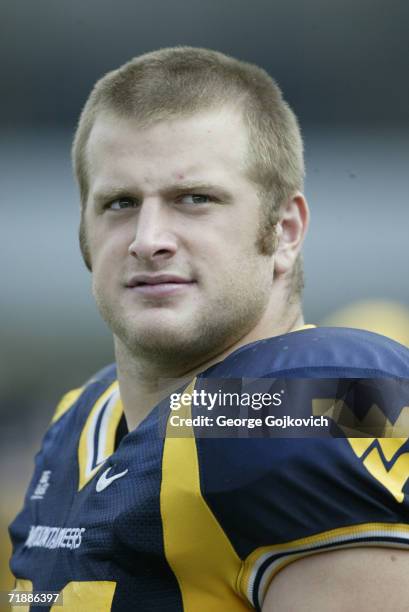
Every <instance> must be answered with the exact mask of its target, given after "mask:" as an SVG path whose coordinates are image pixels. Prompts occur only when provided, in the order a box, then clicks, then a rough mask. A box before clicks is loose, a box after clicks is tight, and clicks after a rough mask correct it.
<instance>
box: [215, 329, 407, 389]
mask: <svg viewBox="0 0 409 612" xmlns="http://www.w3.org/2000/svg"><path fill="white" fill-rule="evenodd" d="M268 375H270V376H278V375H280V376H286V377H291V376H295V377H299V378H302V377H305V378H317V377H319V378H320V377H338V378H353V377H356V378H374V377H392V378H393V377H402V378H409V349H408V348H407V347H405V346H403V345H401V344H399V343H398V342H395V341H394V340H392V339H390V338H387V337H386V336H382V335H380V334H376V333H373V332H369V331H365V330H360V329H352V328H343V327H314V328H308V329H302V330H299V331H295V332H290V333H287V334H283V335H280V336H274V337H271V338H265V339H263V340H259V341H257V342H253V343H251V344H248V345H246V346H243V347H241V348H239V349H238V350H237V351H234V352H233V353H231V355H229V356H228V357H227V358H226V359H225V360H224V361H223V362H220V363H218V364H216V365H215V366H213V367H211V368H209V369H208V370H206V372H204V376H205V377H207V376H209V377H214V376H218V377H220V378H222V377H230V376H237V377H241V376H254V377H263V376H268Z"/></svg>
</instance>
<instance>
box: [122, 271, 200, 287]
mask: <svg viewBox="0 0 409 612" xmlns="http://www.w3.org/2000/svg"><path fill="white" fill-rule="evenodd" d="M192 282H194V281H192V280H191V279H189V278H184V277H183V276H178V275H175V274H135V275H134V276H132V277H131V278H130V280H129V281H128V282H127V283H126V286H127V287H129V288H134V287H144V286H146V285H186V284H191V283H192Z"/></svg>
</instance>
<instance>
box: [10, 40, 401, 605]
mask: <svg viewBox="0 0 409 612" xmlns="http://www.w3.org/2000/svg"><path fill="white" fill-rule="evenodd" d="M73 160H74V167H75V172H76V176H77V179H78V183H79V188H80V196H81V227H80V244H81V250H82V254H83V257H84V261H85V263H86V265H87V267H88V268H89V270H90V271H91V273H92V283H93V292H94V296H95V299H96V302H97V305H98V308H99V311H100V313H101V315H102V316H103V318H104V320H105V321H106V323H107V325H108V326H109V327H110V329H111V330H112V333H113V338H114V345H115V356H116V364H115V365H112V366H108V367H107V368H106V369H104V370H103V371H102V372H99V373H98V374H96V375H95V376H94V377H93V378H92V380H90V381H89V382H87V383H86V384H85V385H84V386H82V387H81V388H78V389H75V390H73V391H71V392H70V393H68V394H67V395H66V396H64V398H63V399H62V401H61V403H60V404H59V406H58V407H57V410H56V412H55V415H54V417H53V420H52V423H51V425H50V428H49V429H48V431H47V433H46V435H45V438H44V443H43V446H42V449H41V451H40V452H39V454H38V455H37V458H36V466H35V472H34V475H33V479H32V481H31V484H30V486H29V489H28V492H27V495H26V499H25V504H24V508H23V510H22V512H21V513H20V514H19V515H18V517H17V518H16V519H15V521H14V522H13V524H12V526H11V537H12V541H13V557H12V561H11V567H12V571H13V573H14V575H15V576H16V579H17V589H18V592H21V591H28V592H30V593H32V599H31V600H30V599H26V601H29V603H32V604H33V605H32V609H34V608H35V602H36V601H37V602H39V601H40V599H38V598H39V597H41V596H44V593H45V592H53V593H60V594H61V595H62V597H63V603H64V609H65V610H90V611H92V610H95V611H98V612H104V611H108V610H113V611H121V610H123V611H125V610H126V611H127V610H141V611H143V612H149V611H154V610H155V611H161V612H181V611H184V612H239V611H244V610H249V609H256V610H262V611H263V612H273V611H274V612H275V611H279V612H284V611H287V610H288V611H289V610H294V611H295V610H297V611H298V610H311V611H312V610H314V612H324V611H325V612H327V611H328V610H332V611H339V612H349V611H352V610H354V611H355V610H358V609H360V610H381V609H382V610H384V611H392V610H393V611H394V612H396V611H400V610H402V611H403V610H407V608H408V605H409V603H408V602H409V588H408V586H407V585H408V581H407V575H408V572H409V555H408V552H407V547H408V543H409V525H408V517H409V514H408V498H407V493H408V490H409V489H408V487H407V478H408V476H409V444H408V440H407V438H405V437H398V438H397V437H390V438H376V437H374V436H372V437H371V436H369V437H356V436H355V437H349V438H347V437H334V438H331V437H328V436H327V437H325V436H317V437H311V436H301V437H291V436H289V437H285V435H283V436H276V437H274V438H271V437H268V436H265V437H263V436H261V437H260V436H255V437H247V438H246V437H240V436H230V437H229V436H227V437H226V436H221V435H220V436H218V435H214V436H199V435H197V431H198V430H197V428H196V426H195V424H194V423H193V421H194V416H195V414H196V412H195V409H194V402H193V399H194V397H196V396H195V395H194V394H195V392H198V391H199V390H203V389H206V388H208V386H209V385H210V386H211V384H212V381H214V380H216V381H219V380H225V381H229V380H230V381H231V384H232V385H233V386H234V384H236V382H235V381H237V380H242V379H249V378H251V379H259V380H265V379H273V380H277V379H282V380H292V379H294V380H317V381H324V383H325V381H331V380H334V379H335V380H339V379H341V380H352V381H365V380H368V379H377V380H378V379H379V380H385V381H391V380H392V381H401V380H403V379H405V378H408V377H409V376H408V374H409V354H408V350H407V349H405V348H404V347H403V346H401V345H399V344H397V343H395V342H393V341H391V340H388V339H386V338H384V337H382V336H378V335H376V334H371V333H369V332H361V331H357V330H348V329H335V328H334V329H331V328H323V329H317V328H314V327H313V326H311V325H305V323H304V320H303V314H302V308H301V291H302V286H303V272H302V260H301V247H302V243H303V239H304V235H305V232H306V229H307V225H308V219H309V211H308V206H307V203H306V200H305V198H304V196H303V194H302V189H303V175H304V167H303V153H302V140H301V136H300V131H299V127H298V124H297V120H296V118H295V116H294V114H293V112H292V111H291V109H290V108H289V106H288V105H287V103H286V102H285V101H284V100H283V97H282V94H281V92H280V90H279V88H278V86H277V85H276V83H275V82H274V81H273V80H272V79H271V78H270V77H269V76H268V75H267V74H266V72H265V71H264V70H262V69H261V68H258V67H256V66H254V65H251V64H247V63H244V62H241V61H238V60H236V59H233V58H230V57H227V56H225V55H222V54H221V53H218V52H215V51H209V50H204V49H195V48H185V47H180V48H173V49H162V50H160V51H156V52H153V53H148V54H146V55H143V56H140V57H137V58H134V59H133V60H131V61H130V62H129V63H127V64H125V65H124V66H122V67H121V68H119V69H118V70H114V71H113V72H110V73H108V74H107V75H105V76H104V77H103V78H102V79H101V80H100V81H99V82H98V83H97V84H96V85H95V88H94V89H93V91H92V93H91V95H90V97H89V99H88V101H87V103H86V105H85V107H84V110H83V112H82V115H81V118H80V121H79V125H78V129H77V132H76V135H75V140H74V146H73ZM175 379H176V381H177V382H175ZM397 384H398V383H397ZM227 387H228V388H229V389H230V387H229V385H228V384H227ZM402 389H403V385H402ZM175 390H177V397H180V398H181V401H180V404H181V409H180V410H179V411H177V412H178V415H179V422H181V420H183V431H182V434H183V435H182V434H181V435H177V434H176V435H175V433H174V431H173V430H172V426H171V421H172V415H173V412H174V411H173V407H171V398H172V397H173V396H174V394H175V392H176V391H175ZM398 395H399V394H398ZM359 397H361V396H359ZM399 397H400V395H399ZM303 398H304V399H303ZM182 399H183V401H182ZM321 400H322V401H325V394H324V395H322V396H321ZM303 401H304V402H305V403H306V404H307V395H305V396H304V395H302V398H301V404H302V403H303ZM311 401H312V402H313V401H315V400H314V398H312V400H311ZM310 403H311V402H310V401H309V400H308V407H310ZM182 404H183V405H182ZM316 406H317V405H316ZM400 408H402V406H401V405H400V404H399V402H398V412H397V413H395V417H394V419H392V421H396V419H398V418H399V414H400V413H399V410H400ZM369 409H372V406H369V404H368V410H369ZM318 412H319V405H318ZM324 412H325V410H324ZM322 413H323V411H321V414H322ZM175 414H176V411H175ZM366 414H367V413H366V412H365V414H362V415H361V416H362V418H363V417H364V416H365V415H366ZM172 422H173V421H172ZM34 596H37V600H35V599H33V598H34ZM51 609H54V610H56V609H58V608H51Z"/></svg>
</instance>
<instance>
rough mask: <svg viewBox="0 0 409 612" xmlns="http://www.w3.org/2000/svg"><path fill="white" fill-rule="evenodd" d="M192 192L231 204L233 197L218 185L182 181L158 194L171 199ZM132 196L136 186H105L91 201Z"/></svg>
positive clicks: (137, 192) (137, 191) (136, 191)
mask: <svg viewBox="0 0 409 612" xmlns="http://www.w3.org/2000/svg"><path fill="white" fill-rule="evenodd" d="M192 192H196V193H197V194H199V193H203V194H205V193H207V192H210V193H214V194H215V195H217V196H219V197H220V198H221V199H222V200H223V201H225V202H231V201H232V199H233V196H232V194H231V193H230V192H229V191H227V190H226V189H225V188H224V187H221V186H220V185H217V184H215V183H202V182H194V181H183V182H177V183H174V184H173V185H169V186H168V187H164V188H163V189H161V190H160V194H161V195H162V196H167V197H172V196H175V195H177V194H180V193H183V194H188V193H192ZM132 194H135V195H137V196H139V194H140V190H139V189H138V188H137V186H136V185H134V186H131V185H125V184H124V185H118V186H116V185H112V186H109V185H107V186H104V187H101V188H100V189H98V190H97V191H96V192H95V193H94V195H93V199H94V201H97V202H100V201H109V200H115V199H116V198H121V197H125V196H130V195H132Z"/></svg>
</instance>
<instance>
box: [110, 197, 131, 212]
mask: <svg viewBox="0 0 409 612" xmlns="http://www.w3.org/2000/svg"><path fill="white" fill-rule="evenodd" d="M137 205H138V202H137V201H136V200H134V198H117V199H116V200H113V201H112V202H109V204H107V205H106V207H105V208H107V209H108V210H124V209H127V208H136V207H137Z"/></svg>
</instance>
